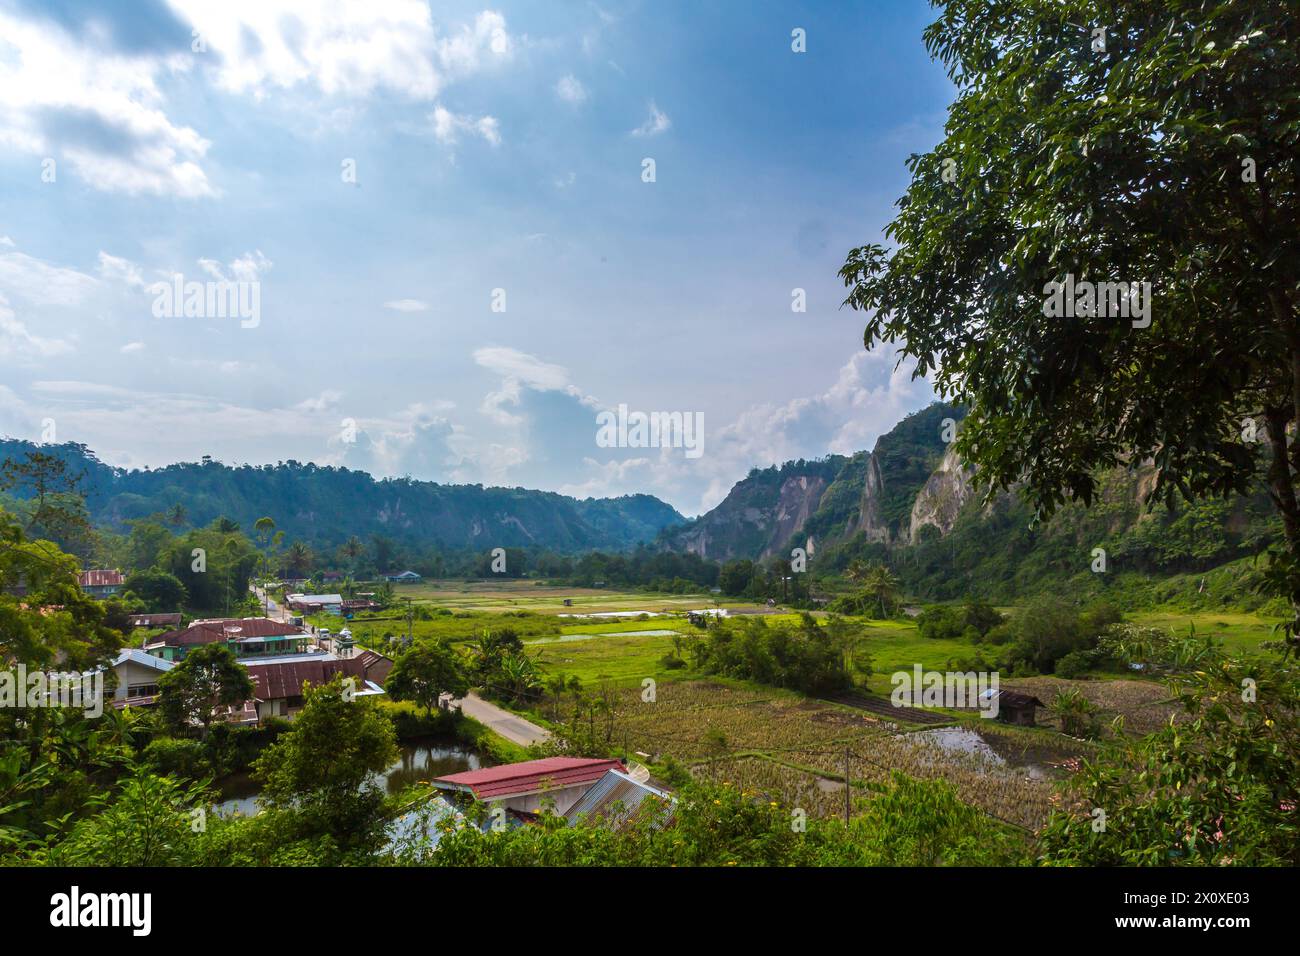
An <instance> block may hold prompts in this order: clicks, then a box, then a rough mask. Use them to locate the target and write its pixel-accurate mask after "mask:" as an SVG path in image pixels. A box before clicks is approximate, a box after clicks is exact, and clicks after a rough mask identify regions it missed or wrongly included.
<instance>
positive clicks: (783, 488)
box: [659, 402, 964, 561]
mask: <svg viewBox="0 0 1300 956" xmlns="http://www.w3.org/2000/svg"><path fill="white" fill-rule="evenodd" d="M963 415H964V412H963V411H962V410H961V409H960V408H957V407H956V406H953V405H948V404H945V403H943V402H935V403H933V404H931V405H930V406H929V407H928V408H924V409H922V410H921V411H918V412H914V413H912V414H911V415H908V416H907V417H906V418H904V419H903V420H902V421H901V422H899V423H898V424H897V425H895V426H894V427H893V428H892V429H890V431H889V432H888V433H887V434H885V435H882V436H881V437H880V439H879V440H878V441H877V442H876V446H875V448H874V449H872V450H871V451H869V452H867V451H861V452H858V453H857V454H856V455H853V456H852V457H845V456H843V455H828V456H827V457H825V458H819V459H815V460H812V461H806V460H803V459H800V460H799V461H789V462H786V463H785V464H784V465H781V466H780V467H776V466H773V467H770V468H755V469H753V470H752V471H750V473H749V474H748V475H747V476H746V477H745V478H743V479H742V480H740V481H738V482H736V484H735V486H734V487H733V488H732V489H731V491H730V492H729V493H728V495H727V497H726V498H725V499H724V500H723V501H722V502H721V503H720V504H719V505H718V506H717V507H716V508H714V509H713V510H711V511H709V512H707V513H706V514H704V515H702V516H701V517H700V518H698V519H697V520H695V521H693V522H691V523H690V524H689V525H687V526H685V527H683V528H670V529H668V530H666V531H665V532H664V533H663V534H662V535H661V536H660V541H659V543H660V545H661V546H662V547H666V548H669V549H671V550H676V551H688V552H693V553H695V554H699V555H702V556H704V557H708V558H715V559H717V560H723V561H725V560H729V559H732V558H766V557H770V556H772V555H775V554H778V553H787V552H788V550H789V548H790V547H792V546H796V545H797V546H799V547H805V548H808V549H809V551H810V553H812V552H815V551H817V550H818V549H822V550H824V549H825V548H826V547H827V546H832V547H834V546H837V545H839V544H841V543H843V542H847V541H849V540H852V539H858V538H860V539H865V540H867V541H873V542H881V543H886V544H888V543H891V542H897V541H905V540H907V539H908V538H909V537H910V535H911V521H912V509H913V505H914V503H915V501H916V499H917V496H918V494H920V492H921V491H922V489H923V488H924V487H925V485H926V483H927V481H928V480H930V478H931V476H932V474H933V473H934V472H935V469H937V468H938V467H939V465H940V464H941V462H942V461H943V457H944V451H945V449H946V448H947V445H946V444H945V441H944V438H945V433H946V432H948V433H949V434H948V437H949V438H951V434H950V432H951V429H945V422H946V421H949V420H950V421H951V422H952V423H954V424H955V423H956V422H958V421H960V420H961V418H962V417H963Z"/></svg>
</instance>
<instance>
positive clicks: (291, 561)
mask: <svg viewBox="0 0 1300 956" xmlns="http://www.w3.org/2000/svg"><path fill="white" fill-rule="evenodd" d="M314 561H315V559H314V558H313V556H312V553H311V548H309V547H307V545H305V544H303V543H302V542H301V541H295V542H294V543H293V544H291V545H289V550H288V551H287V552H286V553H285V570H287V571H288V572H289V576H290V577H294V578H305V577H306V576H307V573H308V572H309V571H310V570H311V568H312V564H313V563H314Z"/></svg>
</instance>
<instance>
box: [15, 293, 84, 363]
mask: <svg viewBox="0 0 1300 956" xmlns="http://www.w3.org/2000/svg"><path fill="white" fill-rule="evenodd" d="M71 350H72V346H71V345H70V344H69V343H68V342H65V341H64V340H63V339H47V338H43V337H41V336H39V335H33V334H32V333H31V332H29V331H28V329H27V326H26V325H24V324H23V323H22V322H20V321H19V320H18V318H17V316H15V315H14V311H13V309H11V308H9V300H8V299H6V298H5V297H4V295H3V294H0V358H3V359H6V360H8V359H13V360H16V361H20V362H28V361H35V360H39V359H46V358H50V357H52V356H55V355H62V354H64V353H65V352H70V351H71Z"/></svg>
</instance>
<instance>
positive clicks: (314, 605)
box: [284, 594, 343, 614]
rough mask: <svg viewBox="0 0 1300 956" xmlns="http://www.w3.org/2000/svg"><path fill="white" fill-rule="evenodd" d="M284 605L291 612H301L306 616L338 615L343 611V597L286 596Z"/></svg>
mask: <svg viewBox="0 0 1300 956" xmlns="http://www.w3.org/2000/svg"><path fill="white" fill-rule="evenodd" d="M284 603H285V606H286V607H288V608H289V610H291V611H302V612H304V613H307V614H315V613H317V612H319V611H327V612H329V613H330V614H338V613H340V612H341V611H342V609H343V596H342V595H341V594H286V595H285V597H284Z"/></svg>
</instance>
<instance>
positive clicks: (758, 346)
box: [0, 0, 951, 514]
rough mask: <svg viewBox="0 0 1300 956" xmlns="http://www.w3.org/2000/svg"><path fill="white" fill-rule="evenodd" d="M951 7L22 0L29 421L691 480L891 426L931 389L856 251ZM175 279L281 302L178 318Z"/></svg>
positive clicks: (8, 213)
mask: <svg viewBox="0 0 1300 956" xmlns="http://www.w3.org/2000/svg"><path fill="white" fill-rule="evenodd" d="M307 11H312V12H310V13H308V12H307ZM930 17H931V11H930V9H929V7H928V5H927V4H925V3H924V2H922V0H897V2H895V0H875V2H872V3H852V4H844V5H840V4H832V3H827V2H808V3H803V4H800V3H791V2H744V3H742V2H740V0H728V2H721V3H714V4H709V5H699V4H693V3H692V4H687V3H659V2H649V0H646V2H626V3H623V2H616V0H602V2H601V3H599V4H597V3H580V2H574V3H566V4H558V3H528V4H522V3H513V2H504V3H499V4H494V5H493V6H491V7H490V8H487V7H483V6H481V5H480V4H476V3H462V2H449V3H443V2H436V3H433V4H430V3H427V2H424V0H365V2H351V3H342V2H327V0H321V2H319V3H304V2H288V0H223V2H221V3H210V2H206V0H134V2H130V3H127V2H121V3H113V2H103V0H101V2H100V3H84V2H73V0H63V2H60V0H39V2H33V3H15V2H12V0H0V369H3V374H0V434H8V435H13V436H18V437H26V438H33V439H40V438H42V437H44V438H46V439H54V440H57V441H79V442H84V443H86V444H87V445H89V446H90V447H91V448H92V449H93V450H94V451H95V452H96V453H97V454H98V455H99V456H100V457H101V458H102V459H103V460H105V461H108V462H110V463H113V464H117V465H124V466H134V467H145V466H158V465H162V464H167V463H169V462H173V461H178V460H194V459H197V458H198V457H200V456H202V455H205V454H207V455H212V456H213V457H215V458H218V459H220V460H223V461H226V462H231V463H237V462H252V463H261V462H274V461H279V460H288V459H297V460H299V461H316V462H320V463H331V464H344V465H347V466H349V467H356V468H363V469H366V470H368V471H372V472H374V473H375V474H379V475H401V474H409V475H411V476H413V477H417V478H426V479H431V480H437V481H444V482H481V483H483V484H504V485H522V486H525V487H539V488H548V489H554V490H558V491H563V492H565V493H569V494H576V495H580V496H586V495H609V494H623V493H627V492H634V491H646V492H650V493H653V494H657V495H659V496H660V497H662V498H664V499H665V500H667V501H669V502H671V503H672V504H673V505H675V506H676V507H678V508H679V509H680V510H682V511H683V512H684V513H687V514H694V513H698V512H699V511H701V510H702V509H705V508H708V507H711V506H712V505H714V504H716V503H717V502H718V501H719V500H720V499H721V498H722V497H723V496H724V495H725V494H726V492H727V490H728V489H729V488H730V486H731V485H732V484H733V483H734V482H735V481H736V480H738V479H739V478H741V477H743V476H744V474H745V473H746V472H747V471H748V470H749V468H751V467H753V466H755V465H758V466H766V465H768V464H771V463H774V462H779V461H782V460H786V459H789V458H798V457H809V458H811V457H819V456H821V455H824V454H826V453H827V452H832V451H833V452H852V451H855V450H858V449H861V448H868V447H870V446H871V444H872V443H873V442H874V441H875V439H876V437H877V435H879V434H880V433H881V432H882V431H884V430H887V429H888V428H889V427H890V426H891V425H892V424H893V423H894V422H896V421H897V420H898V419H899V418H900V417H902V415H904V414H905V413H906V412H908V411H910V410H913V409H916V408H920V407H922V406H923V405H925V404H926V403H927V402H928V401H929V400H930V398H931V395H930V392H929V389H928V386H927V385H926V383H924V382H913V381H911V380H910V377H909V376H908V375H907V374H906V371H904V372H902V373H900V372H896V371H895V368H894V365H895V362H894V356H893V355H892V354H890V353H888V352H884V351H882V352H879V353H874V354H869V353H866V352H864V351H863V350H862V337H861V336H862V325H863V323H862V320H861V317H860V316H858V315H856V314H855V313H853V312H852V311H850V310H847V309H840V307H839V303H840V302H841V301H842V299H843V296H844V289H843V287H842V286H841V284H840V282H839V280H838V279H837V277H836V272H837V269H838V267H839V265H840V264H841V263H842V261H843V259H844V254H845V252H846V251H847V250H848V249H849V248H850V247H852V246H854V245H858V244H861V243H862V242H866V241H878V240H880V238H881V229H882V228H883V226H884V225H885V223H886V222H888V220H889V218H890V212H891V207H892V204H893V202H894V200H895V199H896V198H897V197H898V196H899V195H900V194H901V193H902V191H903V189H904V187H905V185H906V169H905V167H904V165H903V164H904V160H905V159H906V157H907V155H908V154H909V153H910V152H914V151H920V150H924V149H928V148H930V147H932V146H933V145H934V143H935V142H936V141H937V140H938V138H939V135H940V130H941V126H942V121H943V115H944V109H945V107H946V105H947V103H948V101H949V99H950V96H951V90H950V87H949V85H948V83H947V80H946V79H945V77H944V76H943V75H942V72H941V70H940V69H939V68H938V67H937V66H936V65H934V64H933V63H931V62H930V61H929V59H928V58H927V57H926V55H925V51H924V49H923V47H922V45H921V40H920V36H921V31H922V29H923V27H924V26H925V24H926V23H927V22H929V19H930ZM796 28H799V29H802V30H803V31H805V35H806V52H803V53H796V52H794V51H793V50H792V49H791V46H792V42H793V41H792V38H791V33H792V31H793V30H795V29H796ZM647 160H652V161H653V181H646V180H647V178H648V175H649V174H648V172H647V167H648V166H649V164H648V163H647V162H646V161H647ZM177 276H179V277H180V280H181V281H182V282H199V283H210V284H212V283H217V282H221V281H232V282H243V283H248V285H246V286H244V288H245V289H246V290H251V289H253V288H256V290H257V294H258V297H259V298H258V305H259V308H258V314H257V319H256V321H255V322H253V321H244V322H241V321H240V319H239V318H237V317H236V318H232V317H220V316H214V315H200V316H189V317H186V316H185V315H184V314H183V310H172V312H170V313H169V312H167V310H166V308H165V307H163V312H164V314H162V315H158V314H157V313H158V312H159V310H160V309H159V305H158V303H159V300H160V293H159V289H160V287H159V286H158V285H156V284H157V283H159V282H160V281H161V282H166V283H172V282H174V281H175V280H176V277H177ZM207 287H208V286H205V287H204V288H207ZM795 289H803V290H804V294H805V295H806V301H807V307H806V312H795V311H793V310H792V295H793V290H795ZM619 404H625V405H627V406H628V407H629V408H630V409H631V410H633V411H637V410H640V411H645V412H652V411H665V412H669V411H680V412H687V413H694V412H701V413H703V416H704V426H705V427H704V445H703V454H702V455H700V457H698V458H688V457H686V455H685V454H684V452H683V450H682V449H671V448H669V449H608V448H601V447H598V445H597V442H596V434H597V425H596V415H597V414H598V413H599V412H600V411H601V410H603V409H608V408H614V407H616V406H618V405H619Z"/></svg>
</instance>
